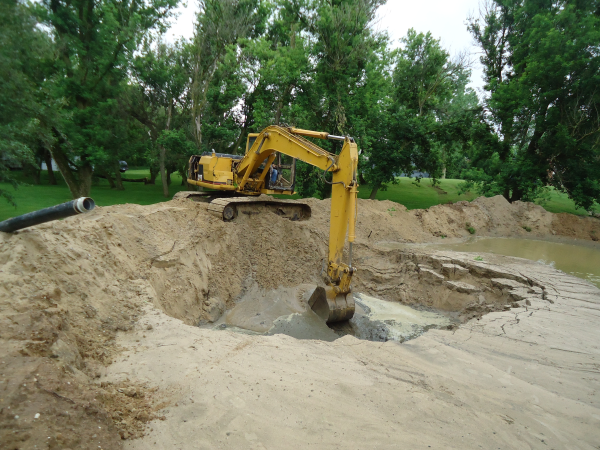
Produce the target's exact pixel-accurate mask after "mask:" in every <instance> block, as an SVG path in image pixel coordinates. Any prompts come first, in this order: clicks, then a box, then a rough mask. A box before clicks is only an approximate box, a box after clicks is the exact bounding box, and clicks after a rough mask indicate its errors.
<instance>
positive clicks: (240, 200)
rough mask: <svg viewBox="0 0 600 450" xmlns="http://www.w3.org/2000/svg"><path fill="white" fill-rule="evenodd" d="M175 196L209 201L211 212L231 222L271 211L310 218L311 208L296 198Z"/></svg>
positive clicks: (199, 194) (208, 193) (286, 215)
mask: <svg viewBox="0 0 600 450" xmlns="http://www.w3.org/2000/svg"><path fill="white" fill-rule="evenodd" d="M174 198H188V199H191V200H194V201H201V202H208V206H207V209H208V211H210V212H211V213H213V214H215V215H217V216H219V217H221V218H222V219H223V220H224V221H226V222H230V221H232V220H235V219H236V218H237V217H240V215H246V216H253V215H256V214H263V213H270V214H277V215H278V216H280V217H283V218H285V219H289V220H292V221H296V220H307V219H310V216H311V209H310V206H308V205H307V204H305V203H301V202H298V201H296V200H279V199H274V198H272V197H269V196H267V195H261V196H259V197H231V196H223V195H218V193H214V192H193V191H187V192H179V193H178V194H176V195H175V196H174Z"/></svg>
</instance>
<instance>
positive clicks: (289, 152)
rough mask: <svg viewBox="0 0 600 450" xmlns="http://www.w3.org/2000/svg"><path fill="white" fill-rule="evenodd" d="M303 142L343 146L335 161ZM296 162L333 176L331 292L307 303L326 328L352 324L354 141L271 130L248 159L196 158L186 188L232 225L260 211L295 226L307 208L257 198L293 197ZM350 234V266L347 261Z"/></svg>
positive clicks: (252, 142) (250, 143)
mask: <svg viewBox="0 0 600 450" xmlns="http://www.w3.org/2000/svg"><path fill="white" fill-rule="evenodd" d="M305 137H310V138H316V139H329V140H336V141H342V142H343V145H342V150H341V151H340V153H339V154H337V155H336V154H332V153H329V152H328V151H326V150H325V149H323V148H321V147H319V146H318V145H316V144H314V143H313V142H311V141H309V140H308V139H305ZM281 155H285V156H287V157H288V158H291V160H292V161H291V163H289V164H285V163H284V162H282V157H281ZM276 160H277V163H275V161H276ZM296 160H301V161H304V162H305V163H308V164H311V165H313V166H315V167H318V168H320V169H321V170H323V171H324V172H331V173H332V181H331V185H332V193H331V214H330V224H329V252H328V255H327V260H326V264H325V266H326V270H324V271H323V272H324V278H325V282H326V285H327V286H326V287H324V288H323V287H318V288H317V289H315V291H314V292H313V294H312V296H311V297H310V300H309V302H308V303H309V305H310V307H311V308H312V309H313V311H315V312H316V313H317V314H318V315H319V316H320V317H322V318H323V319H324V320H326V321H327V322H339V321H344V320H349V319H350V318H352V316H353V315H354V299H353V297H352V292H351V288H350V282H351V279H352V275H353V273H354V268H353V267H352V243H353V242H354V238H355V225H356V196H357V194H358V184H357V178H356V175H357V166H358V149H357V146H356V143H355V142H354V139H352V138H351V137H348V136H334V135H330V134H328V133H325V132H318V131H310V130H302V129H299V128H292V127H287V128H286V127H280V126H277V125H273V126H270V127H267V128H265V129H264V130H262V131H261V132H260V133H251V134H249V135H248V139H247V143H246V154H245V155H244V156H239V155H228V154H223V153H215V152H212V153H204V154H202V155H194V156H192V157H191V158H190V162H189V169H188V180H187V181H188V183H189V184H191V185H195V186H200V187H202V188H204V189H209V190H210V191H204V192H202V193H189V194H187V195H188V196H195V195H198V196H202V197H206V198H207V199H209V200H210V204H209V206H208V209H209V210H210V211H213V212H214V213H216V214H218V215H220V217H222V218H223V220H225V221H230V220H234V219H235V218H236V217H237V216H238V215H239V214H240V213H243V214H248V215H252V214H253V213H255V211H256V210H257V208H259V207H261V208H263V209H268V210H271V211H273V212H275V213H276V214H278V215H280V216H283V217H287V218H289V219H291V220H305V219H307V218H309V217H310V208H309V207H308V205H304V204H302V203H300V202H295V201H289V200H276V199H269V200H265V197H258V196H260V195H261V194H269V195H273V194H288V195H291V194H294V193H295V192H294V184H295V174H296V173H295V172H296ZM286 177H287V178H286ZM252 197H257V198H252ZM346 234H347V235H348V242H349V251H348V260H347V263H346V262H344V261H343V251H344V245H345V242H346Z"/></svg>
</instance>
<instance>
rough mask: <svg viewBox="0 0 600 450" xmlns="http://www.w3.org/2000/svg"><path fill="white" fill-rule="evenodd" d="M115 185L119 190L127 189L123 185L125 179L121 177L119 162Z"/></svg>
mask: <svg viewBox="0 0 600 450" xmlns="http://www.w3.org/2000/svg"><path fill="white" fill-rule="evenodd" d="M115 185H116V188H117V191H124V190H125V186H123V180H122V179H121V171H120V170H119V164H117V168H116V169H115Z"/></svg>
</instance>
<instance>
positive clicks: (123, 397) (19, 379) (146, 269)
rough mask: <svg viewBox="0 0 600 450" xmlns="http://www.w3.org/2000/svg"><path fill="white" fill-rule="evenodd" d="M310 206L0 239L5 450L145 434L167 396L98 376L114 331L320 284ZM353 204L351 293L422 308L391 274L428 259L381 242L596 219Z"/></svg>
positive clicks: (152, 216)
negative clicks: (288, 216) (153, 313)
mask: <svg viewBox="0 0 600 450" xmlns="http://www.w3.org/2000/svg"><path fill="white" fill-rule="evenodd" d="M308 203H309V204H310V206H311V207H312V210H313V213H312V218H311V219H310V220H308V221H301V222H291V221H288V220H285V219H282V218H280V217H278V216H276V215H270V214H267V215H260V216H252V217H245V216H243V217H240V218H239V219H238V220H236V221H234V222H232V223H224V222H222V221H221V220H220V219H219V218H217V217H215V216H213V215H211V214H209V213H208V212H207V211H206V206H205V205H204V204H197V203H193V202H190V201H188V200H177V201H172V202H167V203H163V204H158V205H151V206H139V205H122V206H114V207H107V208H98V209H97V210H96V211H94V212H92V213H90V214H87V215H86V216H84V217H79V218H70V219H67V220H64V221H60V222H53V223H50V224H45V225H41V226H38V227H34V228H32V229H29V230H24V231H21V232H19V233H15V234H13V235H9V234H0V375H1V379H0V382H1V383H0V442H2V443H3V444H2V445H3V448H9V449H16V448H33V446H34V445H37V446H38V448H45V447H44V446H46V447H48V448H71V449H74V448H90V449H91V448H94V449H97V448H99V447H100V448H116V447H118V446H119V445H120V442H121V441H122V439H124V438H130V437H136V436H139V435H141V433H142V432H143V430H144V427H145V423H147V422H148V421H150V420H152V419H155V418H157V417H160V415H161V413H160V410H161V408H163V407H164V406H165V405H166V404H168V402H169V398H170V397H169V392H168V391H166V390H164V389H162V390H161V389H159V390H158V391H156V386H143V385H139V384H136V382H135V380H131V381H128V380H125V381H124V382H123V383H122V384H118V385H115V384H106V383H105V384H100V383H98V382H96V381H95V380H98V379H99V378H100V377H101V376H102V374H103V373H104V371H105V367H106V366H107V365H109V364H110V363H111V362H112V361H113V360H114V358H115V355H118V354H119V352H120V351H121V349H120V348H119V347H118V346H117V344H116V341H115V337H116V336H117V333H119V332H125V333H126V332H128V331H130V330H132V329H133V328H134V327H136V326H138V325H137V320H138V319H139V317H140V315H141V314H142V309H143V307H144V306H153V307H155V308H158V309H160V310H162V311H164V312H165V313H166V314H168V315H170V316H172V317H174V318H176V319H180V320H182V321H183V322H185V323H186V324H188V325H196V324H198V323H199V322H203V321H204V322H206V321H214V320H215V318H216V317H218V316H219V315H220V314H221V313H222V312H223V311H225V309H227V308H231V307H232V306H234V304H235V302H236V300H237V299H239V298H240V296H241V295H243V294H244V293H245V292H248V291H250V290H252V289H257V288H258V289H262V290H272V289H277V288H279V287H281V286H283V287H286V286H296V285H299V284H302V283H315V284H316V283H319V282H320V279H319V271H320V269H321V262H322V258H323V256H324V255H325V254H326V248H327V239H328V211H329V201H327V200H325V201H319V200H314V199H310V200H308ZM358 208H359V216H358V225H357V242H356V244H357V245H356V250H355V255H356V265H357V268H358V274H357V276H356V278H355V287H356V288H357V289H360V290H361V291H362V292H365V293H367V294H373V295H378V296H379V297H381V298H385V299H388V300H399V301H403V302H406V303H419V302H420V303H422V304H425V305H427V304H428V303H427V302H428V301H427V299H428V298H431V297H432V292H429V291H427V290H423V289H422V288H421V287H419V284H418V283H413V284H412V285H411V284H410V283H405V282H401V280H402V279H403V278H402V277H398V274H399V273H406V274H407V275H406V276H405V280H408V279H413V280H419V279H423V277H426V276H427V274H428V272H427V270H429V269H428V268H427V262H421V263H423V264H424V266H423V267H419V261H412V260H411V261H407V260H402V257H401V256H398V254H397V252H386V251H382V250H378V249H377V248H376V246H375V245H374V244H375V243H377V242H382V241H394V242H428V241H432V240H436V239H441V238H442V237H462V236H468V235H470V233H469V231H468V228H469V227H471V228H473V229H474V230H475V231H476V233H477V235H490V236H509V235H510V236H515V235H517V236H539V237H541V236H546V235H562V236H568V237H577V238H580V239H593V240H596V239H597V238H596V236H600V221H599V220H597V219H592V218H581V217H574V216H570V215H566V214H560V215H554V214H551V213H548V212H546V211H544V210H543V209H542V208H541V207H539V206H535V205H532V204H528V203H515V204H513V205H510V204H508V203H507V202H506V201H505V200H504V199H503V198H501V197H495V198H491V199H485V198H480V199H477V200H475V201H474V202H472V203H467V202H459V203H456V204H453V205H441V206H435V207H432V208H429V209H428V210H413V211H406V210H405V209H404V208H403V207H402V206H401V205H398V204H396V203H392V202H387V201H383V202H377V201H368V200H360V201H359V204H358ZM527 229H529V230H531V231H527ZM410 264H412V265H413V266H411V265H410ZM411 271H412V272H411ZM409 272H410V273H409ZM431 276H433V275H431ZM415 277H416V278H415ZM488 284H489V283H488ZM403 285H404V287H403V288H401V286H403ZM407 286H408V287H407ZM432 289H433V288H432ZM435 289H438V288H437V287H436V288H435ZM417 291H418V292H417ZM455 291H456V290H455ZM463 294H464V293H463ZM452 295H454V294H452ZM466 295H475V294H474V293H467V294H466ZM477 295H479V294H477ZM502 295H503V294H498V296H497V298H496V297H494V298H493V301H491V302H489V303H490V304H491V303H494V304H497V305H498V308H502V307H504V304H505V303H506V302H510V301H513V300H514V299H513V300H510V299H507V297H506V295H504V297H503V296H502ZM476 297H477V296H476ZM491 297H493V296H491ZM491 297H490V298H491ZM462 298H463V297H461V299H462ZM474 298H475V297H474ZM477 298H478V297H477ZM415 299H416V300H415ZM471 300H472V299H471ZM451 303H452V305H454V306H453V307H454V308H455V310H456V311H458V312H465V316H464V317H465V318H467V317H471V316H472V315H473V314H483V313H484V312H486V311H487V310H486V309H485V308H480V309H477V311H476V312H475V313H473V311H471V310H469V305H470V304H471V303H470V301H463V300H460V301H457V302H451ZM430 306H437V307H443V305H437V304H430ZM451 308H452V307H450V309H451ZM488 310H489V308H488ZM152 332H153V330H151V329H148V330H144V333H152Z"/></svg>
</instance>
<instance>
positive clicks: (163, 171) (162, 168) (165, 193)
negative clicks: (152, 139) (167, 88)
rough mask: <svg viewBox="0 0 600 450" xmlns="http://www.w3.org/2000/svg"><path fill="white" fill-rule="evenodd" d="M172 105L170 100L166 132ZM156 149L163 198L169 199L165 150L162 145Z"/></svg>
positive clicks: (169, 122)
mask: <svg viewBox="0 0 600 450" xmlns="http://www.w3.org/2000/svg"><path fill="white" fill-rule="evenodd" d="M172 104H173V101H172V100H171V101H169V107H168V108H167V126H166V129H167V130H168V129H169V128H170V127H171V107H172ZM158 149H159V150H160V156H159V162H160V178H161V181H162V187H163V196H164V197H165V198H169V186H170V184H171V174H170V173H169V171H168V170H167V169H166V167H165V159H166V155H167V150H166V149H165V148H164V147H163V146H162V145H159V146H158Z"/></svg>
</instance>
